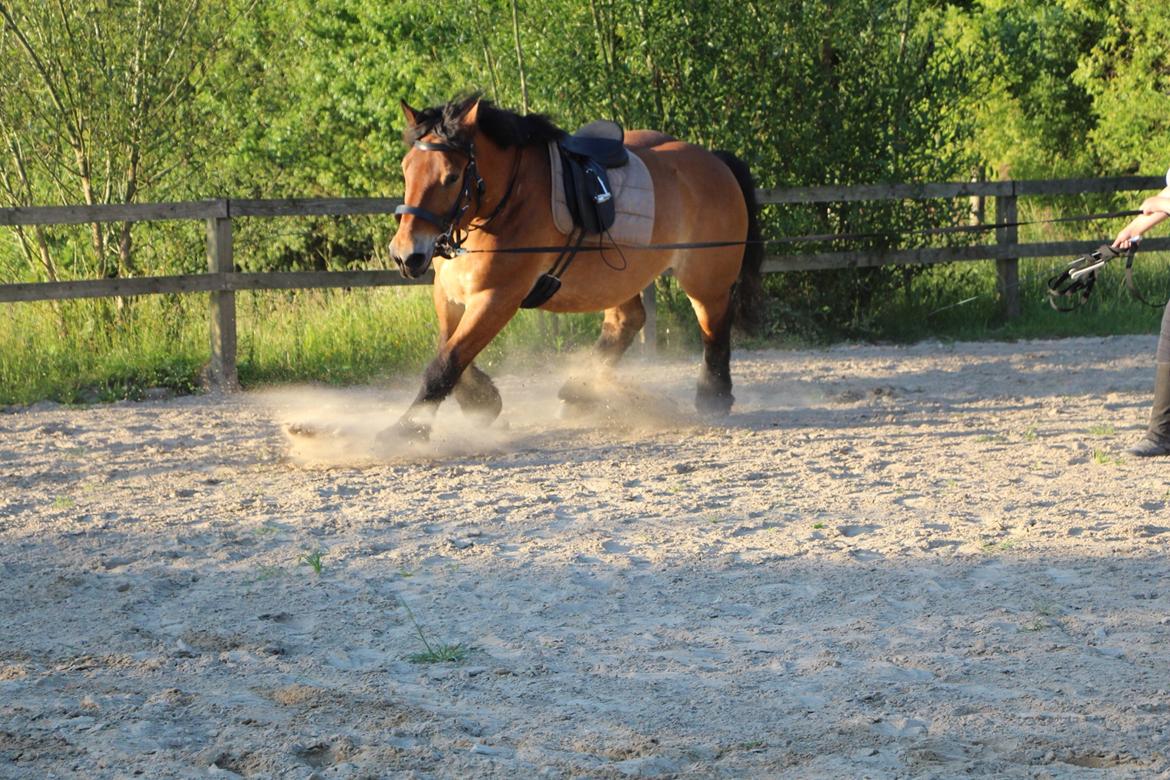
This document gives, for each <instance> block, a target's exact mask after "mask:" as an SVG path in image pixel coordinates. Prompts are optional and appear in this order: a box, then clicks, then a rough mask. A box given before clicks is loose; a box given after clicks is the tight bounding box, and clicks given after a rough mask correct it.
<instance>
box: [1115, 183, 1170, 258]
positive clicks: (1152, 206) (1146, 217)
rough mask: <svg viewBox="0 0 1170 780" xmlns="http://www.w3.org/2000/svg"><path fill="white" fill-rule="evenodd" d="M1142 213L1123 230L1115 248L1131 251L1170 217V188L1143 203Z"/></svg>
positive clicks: (1119, 234) (1116, 239)
mask: <svg viewBox="0 0 1170 780" xmlns="http://www.w3.org/2000/svg"><path fill="white" fill-rule="evenodd" d="M1141 211H1142V213H1141V214H1140V215H1139V216H1136V217H1134V218H1133V221H1131V222H1130V223H1129V224H1128V225H1126V226H1125V227H1124V228H1122V229H1121V232H1120V233H1118V234H1117V238H1115V239H1114V240H1113V246H1114V247H1115V248H1117V249H1129V247H1130V245H1131V244H1132V243H1134V242H1135V241H1140V240H1141V237H1142V236H1143V235H1144V234H1145V233H1146V231H1148V230H1150V229H1151V228H1153V227H1154V226H1155V225H1157V224H1159V223H1161V222H1162V221H1164V220H1165V219H1167V218H1168V217H1170V187H1167V188H1166V189H1164V190H1162V191H1161V192H1160V193H1158V194H1157V195H1155V196H1154V197H1152V198H1146V199H1145V200H1144V201H1142V206H1141Z"/></svg>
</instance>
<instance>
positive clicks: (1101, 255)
mask: <svg viewBox="0 0 1170 780" xmlns="http://www.w3.org/2000/svg"><path fill="white" fill-rule="evenodd" d="M1123 253H1124V254H1125V286H1126V287H1128V288H1129V293H1130V295H1132V296H1133V297H1134V299H1136V300H1137V301H1139V302H1141V303H1143V304H1145V305H1146V306H1149V307H1151V308H1156V309H1161V308H1163V307H1165V306H1166V304H1167V303H1168V302H1167V301H1163V302H1162V303H1150V302H1149V301H1148V300H1146V299H1145V297H1144V296H1143V295H1142V294H1141V293H1140V292H1138V289H1137V286H1136V285H1135V284H1134V282H1133V258H1134V255H1135V254H1137V242H1136V241H1135V242H1131V243H1130V245H1129V249H1127V250H1122V249H1115V248H1114V247H1112V246H1110V245H1109V244H1102V245H1101V246H1099V247H1098V248H1097V249H1095V250H1094V251H1092V252H1090V253H1089V254H1087V255H1081V256H1080V257H1078V258H1077V259H1076V260H1073V261H1072V262H1071V263H1069V264H1068V267H1066V268H1065V269H1064V270H1063V271H1062V272H1060V273H1059V274H1057V275H1056V276H1053V277H1052V278H1050V279H1049V280H1048V302H1049V303H1050V304H1051V305H1052V308H1054V309H1056V310H1057V311H1059V312H1070V311H1076V310H1077V309H1079V308H1080V307H1081V306H1083V305H1084V304H1085V303H1086V302H1087V301H1088V300H1089V296H1090V295H1092V293H1093V287H1094V286H1095V285H1096V284H1097V272H1098V271H1100V270H1101V269H1102V268H1104V267H1105V265H1106V264H1107V263H1109V261H1110V260H1113V259H1115V258H1118V257H1121V255H1122V254H1123ZM1065 299H1068V300H1069V301H1071V303H1070V304H1069V305H1068V306H1062V305H1061V301H1063V300H1065Z"/></svg>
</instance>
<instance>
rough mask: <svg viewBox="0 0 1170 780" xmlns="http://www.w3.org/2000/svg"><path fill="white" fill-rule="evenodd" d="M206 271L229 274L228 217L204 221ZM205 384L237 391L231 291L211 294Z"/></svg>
mask: <svg viewBox="0 0 1170 780" xmlns="http://www.w3.org/2000/svg"><path fill="white" fill-rule="evenodd" d="M207 270H208V271H210V272H211V273H213V274H220V273H232V272H234V271H235V261H234V260H233V258H232V220H231V217H227V216H225V217H212V218H211V219H208V220H207ZM208 380H209V381H210V382H211V387H212V388H213V389H215V390H221V391H224V392H232V391H235V390H238V389H239V388H240V382H239V377H238V376H237V375H236V294H235V292H233V291H231V290H220V291H216V292H212V293H211V364H210V366H209V367H208Z"/></svg>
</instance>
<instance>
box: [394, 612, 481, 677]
mask: <svg viewBox="0 0 1170 780" xmlns="http://www.w3.org/2000/svg"><path fill="white" fill-rule="evenodd" d="M398 602H399V603H400V604H402V608H403V609H405V610H406V616H407V617H408V618H410V622H411V625H413V626H414V632H415V634H416V635H417V636H418V638H419V641H420V642H422V645H423V647H424V648H425V649H424V650H422V651H420V652H417V653H411V654H410V655H408V656H407V657H406V660H408V661H410V662H411V663H414V664H442V663H458V662H459V661H462V660H463V659H465V658H466V657H467V654H468V653H469V652H470V650H469V649H468V648H467V646H466V645H462V644H448V643H445V642H432V641H431V640H429V639H427V635H426V632H425V631H423V628H422V626H420V625H419V622H418V620H417V619H416V618H415V616H414V611H413V610H412V609H411V608H410V605H409V604H407V603H406V601H405V599H403V598H402V597H401V596H400V597H399V598H398Z"/></svg>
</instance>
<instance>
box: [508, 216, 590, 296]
mask: <svg viewBox="0 0 1170 780" xmlns="http://www.w3.org/2000/svg"><path fill="white" fill-rule="evenodd" d="M583 243H585V228H580V227H578V228H574V229H573V232H572V233H570V234H569V241H568V243H566V244H565V246H564V247H563V248H562V249H561V253H560V254H559V255H557V259H556V260H554V261H553V264H552V267H551V268H549V269H548V270H547V271H545V272H544V273H542V274H541V275H540V276H539V277H537V279H536V283H535V284H533V285H532V289H531V290H529V291H528V295H525V296H524V300H523V301H521V302H520V308H521V309H535V308H536V307H538V306H540V305H541V304H543V303H545V302H547V301H548V299H549V298H551V297H553V296H554V295H556V294H557V290H559V289H561V276H562V275H563V274H564V273H565V271H567V270H568V269H569V265H570V264H571V263H572V262H573V258H575V257H576V256H577V253H578V252H580V251H581V245H582V244H583Z"/></svg>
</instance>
